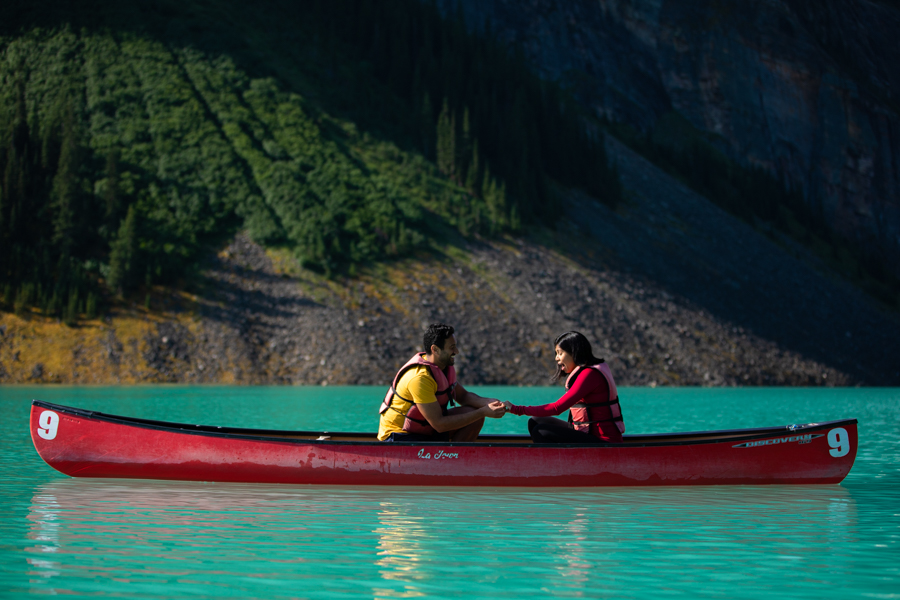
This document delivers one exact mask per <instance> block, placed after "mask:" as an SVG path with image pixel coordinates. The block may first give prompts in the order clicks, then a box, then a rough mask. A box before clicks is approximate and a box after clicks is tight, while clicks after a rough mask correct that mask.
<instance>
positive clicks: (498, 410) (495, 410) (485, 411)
mask: <svg viewBox="0 0 900 600" xmlns="http://www.w3.org/2000/svg"><path fill="white" fill-rule="evenodd" d="M479 412H481V413H482V415H483V416H485V417H488V418H490V419H499V418H500V417H502V416H503V415H505V414H506V406H505V405H504V404H503V403H502V402H500V401H499V400H498V401H495V402H491V403H490V404H487V405H486V406H482V407H481V408H480V409H479Z"/></svg>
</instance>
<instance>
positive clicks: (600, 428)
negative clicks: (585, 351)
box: [510, 369, 622, 443]
mask: <svg viewBox="0 0 900 600" xmlns="http://www.w3.org/2000/svg"><path fill="white" fill-rule="evenodd" d="M582 400H584V401H585V403H586V404H594V403H599V402H609V400H610V398H609V383H607V382H606V377H604V376H603V375H602V374H600V373H598V372H597V371H596V370H595V369H582V372H581V373H578V375H576V376H575V382H574V383H573V384H572V387H570V388H569V389H568V390H566V393H565V394H563V396H562V398H560V399H559V400H557V401H556V402H552V403H550V404H545V405H543V406H517V405H515V404H513V405H512V408H511V410H510V412H511V413H512V414H514V415H520V416H521V415H524V416H528V417H555V416H556V415H559V414H562V413H564V412H565V411H567V410H569V409H570V408H571V407H572V405H573V404H578V403H579V402H580V401H582ZM596 410H597V413H596V415H597V416H596V419H597V420H602V419H612V411H611V410H610V408H609V407H608V406H602V407H599V408H597V409H596ZM590 432H591V435H594V436H596V437H598V438H600V439H601V440H603V441H605V442H614V443H615V442H621V441H622V434H621V433H620V432H619V428H618V427H616V424H615V423H614V422H613V421H602V422H601V423H594V424H592V425H591V429H590Z"/></svg>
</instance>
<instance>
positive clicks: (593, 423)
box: [578, 417, 624, 425]
mask: <svg viewBox="0 0 900 600" xmlns="http://www.w3.org/2000/svg"><path fill="white" fill-rule="evenodd" d="M623 420H624V419H622V417H613V418H612V419H603V420H602V421H578V424H579V425H596V424H597V423H618V422H620V421H623Z"/></svg>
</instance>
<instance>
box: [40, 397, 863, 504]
mask: <svg viewBox="0 0 900 600" xmlns="http://www.w3.org/2000/svg"><path fill="white" fill-rule="evenodd" d="M31 439H32V440H33V441H34V446H35V448H36V449H37V451H38V454H40V455H41V458H43V459H44V460H45V461H46V462H47V464H48V465H50V466H51V467H53V468H54V469H56V470H58V471H60V472H62V473H65V474H66V475H70V476H72V477H122V478H133V479H181V480H192V481H230V482H245V483H305V484H341V485H452V486H526V487H548V486H554V487H587V486H624V485H629V486H630V485H733V484H796V483H819V484H821V483H840V481H841V480H843V479H844V477H846V476H847V473H849V472H850V468H851V467H852V466H853V461H854V459H855V458H856V448H857V437H856V420H855V419H848V420H844V421H831V422H828V423H810V424H807V425H789V426H781V427H764V428H759V429H739V430H730V431H706V432H694V433H675V434H654V435H628V436H625V441H624V442H623V443H621V444H606V445H599V446H598V445H594V446H583V445H575V444H558V445H557V444H532V443H531V440H530V439H529V438H528V437H524V436H516V435H484V436H481V437H480V438H479V439H478V441H477V442H470V443H447V442H428V443H421V442H419V443H385V442H378V441H376V439H375V436H374V434H371V433H329V432H306V431H272V430H261V429H237V428H231V427H210V426H203V425H180V424H177V423H166V422H162V421H148V420H145V419H133V418H128V417H117V416H113V415H106V414H103V413H98V412H91V411H87V410H82V409H78V408H69V407H66V406H59V405H57V404H50V403H47V402H41V401H38V400H35V401H33V402H32V407H31Z"/></svg>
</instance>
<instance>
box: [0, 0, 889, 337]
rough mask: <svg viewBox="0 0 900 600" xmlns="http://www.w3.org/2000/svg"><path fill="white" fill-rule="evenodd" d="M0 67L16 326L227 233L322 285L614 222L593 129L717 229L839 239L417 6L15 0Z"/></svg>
mask: <svg viewBox="0 0 900 600" xmlns="http://www.w3.org/2000/svg"><path fill="white" fill-rule="evenodd" d="M0 49H2V55H0V56H2V58H0V293H2V305H3V306H4V308H6V309H8V310H16V311H17V312H20V313H21V312H23V311H25V310H29V309H30V308H32V307H33V308H36V309H38V310H41V311H43V312H44V313H45V314H51V315H58V316H60V317H62V318H63V319H64V320H65V321H66V322H68V323H73V322H74V321H76V320H77V319H78V318H79V315H85V316H88V317H90V316H93V315H95V314H96V313H97V312H98V311H101V310H102V305H103V304H104V303H106V302H108V301H109V299H111V298H113V297H128V298H131V299H135V298H142V297H143V292H144V291H145V290H146V289H147V288H148V287H149V286H152V285H154V284H159V283H172V282H177V281H178V280H179V279H182V280H183V279H184V278H185V277H186V276H187V275H189V274H190V272H191V270H192V269H194V268H195V267H196V265H197V260H198V258H199V257H200V256H202V254H203V253H204V252H205V251H208V249H209V248H211V247H214V246H215V245H216V244H218V243H220V242H221V241H222V240H224V239H226V238H227V237H229V236H231V235H233V234H234V232H235V231H238V230H240V229H244V230H247V231H248V232H249V233H250V235H251V237H253V238H254V239H255V240H256V241H258V242H261V243H263V244H264V245H267V246H270V247H271V246H277V247H282V248H287V249H289V250H290V251H292V252H293V254H294V255H295V256H296V257H297V259H298V260H299V261H300V262H301V263H302V264H303V265H304V266H306V267H308V268H310V269H314V270H316V271H319V272H321V273H323V274H325V275H328V276H333V275H336V274H340V273H347V274H353V273H354V272H355V270H356V268H357V266H358V265H361V264H365V263H366V262H368V261H373V260H382V259H387V258H390V257H394V256H404V255H407V254H408V253H409V252H411V251H413V250H414V249H417V248H426V247H428V246H429V245H430V244H431V243H432V241H439V242H443V241H446V240H447V239H448V236H450V237H453V236H473V235H496V234H501V233H504V232H511V233H515V232H519V231H521V230H522V229H523V228H527V227H540V226H545V225H552V223H553V222H554V221H555V219H556V217H557V215H558V214H560V212H561V210H562V207H561V204H560V200H559V193H560V190H564V189H566V188H579V189H581V190H582V191H584V192H586V193H588V194H590V195H592V196H593V197H595V198H597V199H598V200H600V201H601V202H604V203H605V204H607V205H609V206H611V207H615V206H616V205H617V204H618V203H620V202H621V200H622V190H621V187H620V184H619V182H618V178H617V176H616V173H615V169H614V168H613V167H611V166H610V165H608V164H607V159H606V155H605V153H604V147H603V144H602V137H603V134H602V130H603V128H604V127H606V128H607V129H608V130H610V131H612V132H613V133H614V134H616V135H618V136H620V137H622V138H623V139H626V140H627V141H629V142H630V143H631V145H632V146H633V147H635V148H637V149H638V150H639V151H641V152H642V153H644V154H645V155H646V156H649V157H650V158H651V159H652V160H654V161H655V162H657V163H658V164H660V165H661V166H663V167H664V168H666V169H667V170H669V171H671V172H673V173H675V174H677V175H679V176H680V177H682V178H683V179H685V181H687V182H688V183H689V185H691V186H692V187H694V188H695V189H697V190H698V191H700V192H701V193H703V194H705V195H707V196H708V197H709V198H711V199H712V200H714V201H716V202H718V203H719V204H720V205H722V206H724V207H725V208H727V209H728V210H730V211H731V212H733V213H735V214H738V215H739V216H742V217H743V218H745V219H747V220H750V221H754V220H758V219H761V220H763V221H765V222H771V223H775V224H776V225H778V226H779V227H781V228H782V229H785V230H786V231H788V232H789V233H791V234H792V235H795V237H799V238H801V239H802V238H804V236H806V237H809V235H810V233H809V232H810V231H814V232H815V233H814V237H815V239H816V240H819V239H828V240H829V242H828V243H832V241H831V238H828V235H829V232H828V230H827V227H824V226H823V225H822V224H821V223H820V222H819V221H817V220H816V219H815V214H814V213H813V212H810V211H809V210H807V209H806V208H805V205H804V203H803V201H802V199H801V198H799V196H798V195H797V194H794V193H793V192H791V191H790V190H788V189H787V188H785V186H784V185H783V184H781V182H780V181H778V180H777V179H776V178H774V177H772V176H771V175H768V174H766V173H763V172H759V171H754V170H751V169H746V168H742V167H739V166H737V165H736V164H734V163H733V162H730V161H727V160H725V159H724V157H722V156H721V155H719V154H717V153H715V152H714V151H712V150H711V149H710V147H708V146H707V145H705V144H702V143H698V144H692V145H690V146H686V147H673V146H671V145H667V144H664V143H658V141H657V140H655V139H654V138H652V137H647V136H642V135H636V134H634V133H633V132H628V131H626V130H625V129H623V128H621V127H617V126H616V124H611V123H606V124H604V123H600V122H598V121H597V120H596V119H593V118H591V117H590V116H589V115H587V114H586V113H585V112H584V110H583V109H581V108H580V106H579V105H578V103H577V102H576V101H574V100H573V99H572V98H571V97H570V96H569V95H568V94H567V92H566V91H565V90H564V89H562V88H561V87H559V86H558V85H556V84H553V83H550V82H547V81H542V80H541V79H540V78H538V77H537V76H536V75H535V74H533V73H532V72H531V71H530V70H529V68H528V67H527V65H526V63H525V61H524V59H523V58H522V56H521V55H520V54H518V53H517V52H516V49H515V48H512V49H511V48H508V47H506V46H504V45H502V44H500V43H499V42H498V41H497V40H496V39H495V38H494V36H493V35H492V33H491V30H490V27H484V28H477V32H476V30H473V29H472V28H467V27H466V24H465V23H464V22H463V19H462V16H461V15H459V14H455V15H454V14H451V15H442V14H440V13H439V12H438V10H437V9H436V8H435V7H434V6H433V5H432V4H430V3H427V2H419V1H418V0H378V1H377V0H315V1H309V2H304V3H292V2H287V1H284V0H267V1H266V2H264V3H263V4H257V5H254V6H253V7H250V6H247V5H245V4H244V3H239V2H237V1H230V0H223V1H220V2H216V3H208V2H205V1H203V0H185V1H182V2H173V1H169V0H158V1H156V2H148V3H140V4H132V3H113V2H110V1H108V0H95V1H93V2H81V3H71V2H62V1H60V2H57V3H54V2H45V3H41V4H40V5H36V4H34V3H25V2H10V3H4V5H3V7H0ZM798 223H800V225H799V229H797V224H798ZM794 229H797V231H799V233H797V231H793V230H794ZM805 241H807V242H809V240H805ZM814 241H815V240H814ZM836 243H837V242H834V243H833V244H832V245H834V244H836ZM855 264H857V265H859V264H862V262H861V261H857V262H856V263H855ZM860 268H861V267H859V266H857V270H859V269H860ZM879 289H880V288H879ZM888 292H889V293H888V296H890V290H888Z"/></svg>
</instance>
